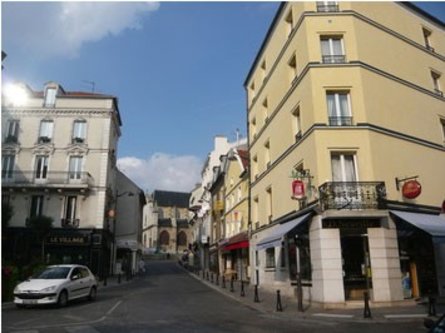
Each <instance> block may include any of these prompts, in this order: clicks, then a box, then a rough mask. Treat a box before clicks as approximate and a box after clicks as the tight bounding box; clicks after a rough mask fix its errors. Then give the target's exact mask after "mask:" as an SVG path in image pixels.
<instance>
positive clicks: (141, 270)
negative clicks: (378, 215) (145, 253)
mask: <svg viewBox="0 0 445 333" xmlns="http://www.w3.org/2000/svg"><path fill="white" fill-rule="evenodd" d="M139 271H140V272H142V273H145V261H144V259H142V258H141V259H139Z"/></svg>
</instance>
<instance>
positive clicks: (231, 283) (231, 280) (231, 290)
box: [230, 275, 235, 293]
mask: <svg viewBox="0 0 445 333" xmlns="http://www.w3.org/2000/svg"><path fill="white" fill-rule="evenodd" d="M234 280H235V277H234V276H233V275H232V278H231V279H230V292H232V293H233V292H234V291H235V289H234V288H233V281H234Z"/></svg>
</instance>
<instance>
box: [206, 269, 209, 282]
mask: <svg viewBox="0 0 445 333" xmlns="http://www.w3.org/2000/svg"><path fill="white" fill-rule="evenodd" d="M206 279H207V281H209V271H207V275H206Z"/></svg>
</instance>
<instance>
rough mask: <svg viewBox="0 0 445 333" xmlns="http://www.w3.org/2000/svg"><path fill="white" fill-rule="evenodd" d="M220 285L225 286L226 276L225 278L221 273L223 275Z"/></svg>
mask: <svg viewBox="0 0 445 333" xmlns="http://www.w3.org/2000/svg"><path fill="white" fill-rule="evenodd" d="M221 287H223V288H226V278H225V276H224V275H223V277H222V284H221Z"/></svg>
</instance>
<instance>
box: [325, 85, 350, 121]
mask: <svg viewBox="0 0 445 333" xmlns="http://www.w3.org/2000/svg"><path fill="white" fill-rule="evenodd" d="M326 98H327V105H328V115H329V125H330V126H350V125H352V116H351V110H350V97H349V92H329V91H328V92H327V94H326Z"/></svg>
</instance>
